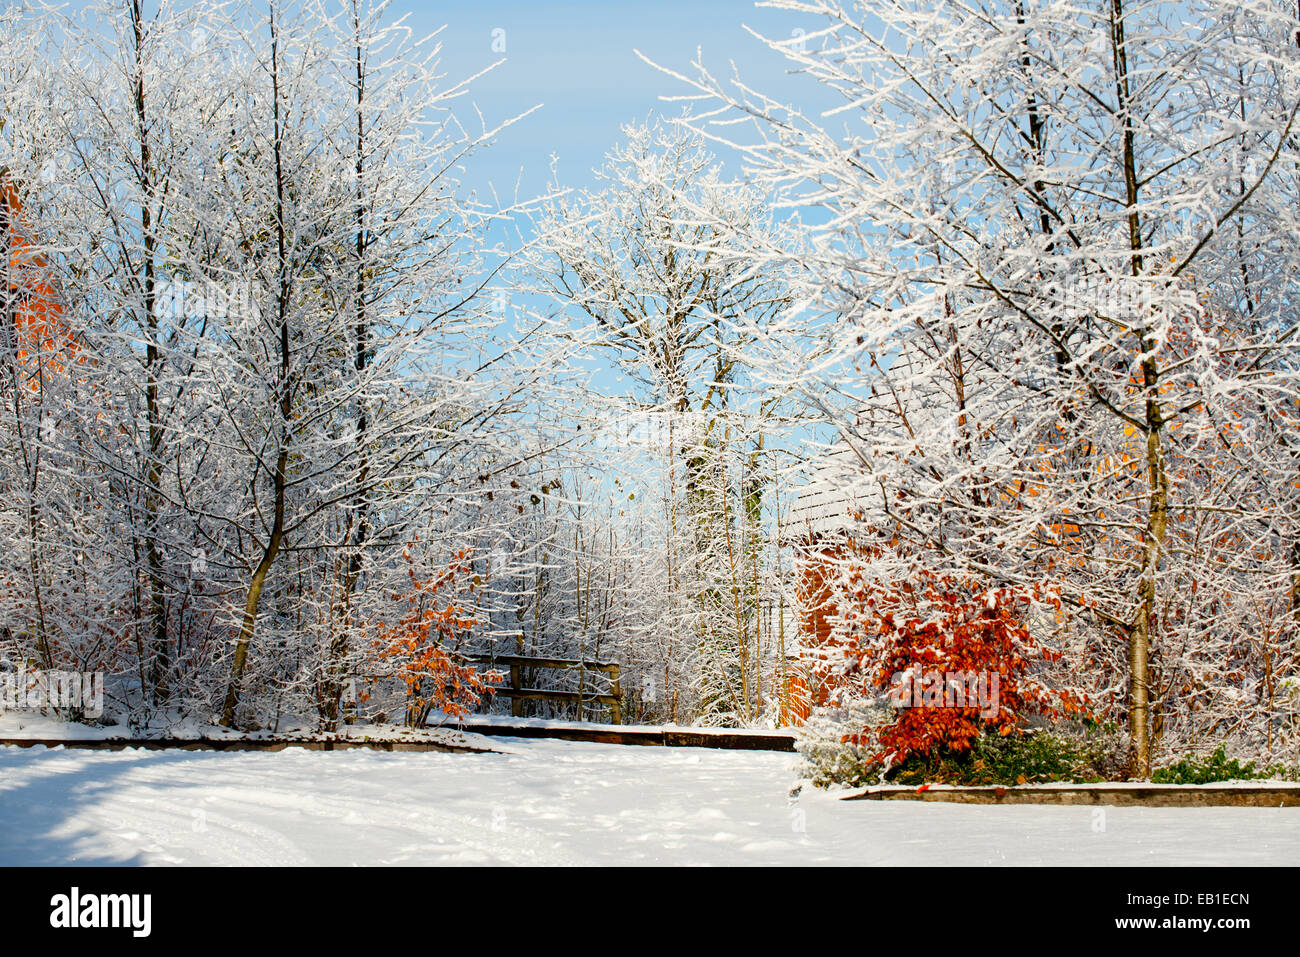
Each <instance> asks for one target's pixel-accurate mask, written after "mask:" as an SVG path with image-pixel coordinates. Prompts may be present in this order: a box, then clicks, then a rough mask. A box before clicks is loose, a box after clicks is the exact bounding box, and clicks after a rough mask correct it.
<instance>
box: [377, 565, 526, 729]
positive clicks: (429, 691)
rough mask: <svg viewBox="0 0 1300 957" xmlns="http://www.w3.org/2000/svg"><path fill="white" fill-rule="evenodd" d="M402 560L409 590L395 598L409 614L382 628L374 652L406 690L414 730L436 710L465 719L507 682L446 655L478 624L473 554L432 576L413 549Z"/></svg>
mask: <svg viewBox="0 0 1300 957" xmlns="http://www.w3.org/2000/svg"><path fill="white" fill-rule="evenodd" d="M403 558H404V559H405V561H406V562H407V566H408V567H407V569H406V574H407V578H408V580H409V582H410V585H409V589H408V590H407V591H405V592H404V593H399V594H395V595H394V596H393V598H394V600H396V601H397V602H398V603H399V607H401V608H403V609H404V610H403V612H402V614H401V615H400V617H398V619H397V620H396V621H394V622H392V623H391V624H389V623H385V622H382V621H381V622H379V623H378V629H377V631H378V637H377V638H376V640H375V642H374V649H375V652H376V654H377V657H378V660H379V661H380V662H381V663H384V664H387V665H389V666H390V667H391V669H392V670H391V674H393V675H394V676H396V677H397V678H398V679H399V680H400V681H401V682H402V683H403V684H404V685H405V688H406V723H407V724H408V725H409V726H411V727H422V726H423V725H424V723H425V720H426V719H427V718H428V716H429V714H430V712H432V711H434V710H437V711H441V712H442V713H443V714H446V715H448V716H450V717H453V718H463V717H464V716H465V715H467V714H469V713H470V712H471V711H472V710H473V709H474V708H476V707H477V706H478V704H479V703H480V702H481V701H482V700H483V697H484V696H485V695H487V694H491V692H492V688H491V685H492V683H494V682H497V681H500V680H501V678H502V676H501V675H499V674H497V673H495V672H484V673H480V672H478V671H477V670H476V669H475V668H474V667H473V665H469V664H464V663H461V662H458V661H457V660H456V659H455V658H454V657H453V656H452V654H451V653H449V652H448V651H447V648H448V647H452V646H454V645H455V644H456V643H457V642H458V640H460V639H462V638H464V637H465V636H467V635H468V634H469V632H470V631H471V630H472V629H473V628H474V627H475V626H476V625H478V624H479V618H478V614H477V609H476V608H475V607H474V604H475V601H476V592H477V590H478V587H479V584H480V582H479V579H478V577H477V576H475V575H474V574H473V569H472V567H471V564H470V559H469V552H468V551H461V552H458V553H457V554H456V555H455V556H453V557H452V560H451V561H450V562H449V563H447V564H446V565H445V566H444V567H442V568H440V569H438V570H436V571H431V572H422V571H421V570H420V569H418V568H417V563H416V560H415V557H414V555H413V554H412V549H411V548H410V547H409V546H408V547H407V549H406V550H405V551H404V552H403Z"/></svg>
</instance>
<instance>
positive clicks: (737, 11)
mask: <svg viewBox="0 0 1300 957" xmlns="http://www.w3.org/2000/svg"><path fill="white" fill-rule="evenodd" d="M391 11H392V15H393V17H394V18H396V17H400V16H401V15H402V14H405V13H409V14H410V19H409V20H408V21H407V22H408V23H409V24H410V25H411V26H412V27H413V28H414V29H415V31H416V32H417V33H421V34H422V33H428V32H431V31H433V30H435V29H437V28H438V27H439V26H442V25H443V24H445V25H446V30H445V31H444V32H443V34H442V41H443V59H442V65H443V67H444V68H445V70H446V72H447V74H448V77H449V78H459V77H463V76H467V75H470V74H472V73H474V72H476V71H478V70H481V69H483V68H484V67H485V66H487V65H488V64H490V63H492V62H493V61H494V60H496V59H498V58H500V57H501V56H502V54H500V53H496V52H494V51H493V49H492V44H493V40H494V37H495V38H496V39H498V40H504V42H505V47H506V49H505V53H504V57H505V59H506V62H505V63H503V64H502V65H501V66H500V67H498V68H497V69H496V70H494V71H493V72H492V73H490V74H488V75H487V76H485V77H482V78H481V79H480V80H478V81H477V82H476V83H475V85H474V87H473V89H472V91H471V94H470V96H469V98H468V100H467V101H466V102H465V104H464V105H463V106H462V107H460V110H463V111H464V115H465V116H466V117H472V116H473V111H472V109H471V108H469V101H473V103H474V104H475V105H477V106H478V108H479V109H480V110H482V112H483V115H484V117H485V118H486V119H487V121H488V122H489V123H492V122H499V121H501V120H503V119H505V118H507V117H510V116H513V115H516V114H518V113H520V112H522V111H524V110H526V109H528V108H529V107H531V106H533V105H535V104H538V103H540V104H542V108H541V109H540V110H539V111H537V112H536V113H534V114H532V115H531V116H529V117H528V118H527V119H525V120H523V121H522V122H521V123H519V124H518V125H516V126H515V127H513V128H512V129H510V130H509V131H507V132H506V133H505V134H504V135H503V136H502V137H501V139H500V140H499V141H498V143H497V144H496V145H495V146H494V147H493V148H492V149H491V150H489V151H487V152H485V153H483V154H481V155H480V156H478V157H477V158H476V160H475V161H474V164H473V167H472V169H471V170H470V172H469V175H468V176H467V177H466V181H467V184H469V185H472V186H475V187H479V188H481V187H482V186H483V185H485V184H486V183H488V182H491V183H494V184H495V185H496V186H497V189H498V191H499V194H500V195H501V198H502V199H503V200H507V199H508V198H509V197H510V196H512V195H513V192H514V184H515V180H516V178H517V177H518V176H519V172H520V169H521V168H522V170H523V180H522V188H521V198H522V197H527V196H531V195H536V194H537V193H538V192H540V191H542V190H543V189H544V188H545V186H546V184H547V182H548V180H549V178H550V158H551V155H552V154H555V155H556V156H558V158H559V174H560V178H561V180H562V181H563V183H564V184H565V185H569V186H583V185H587V184H588V183H589V182H590V181H591V175H590V171H591V169H592V168H593V167H597V166H599V165H601V163H602V161H603V157H604V154H605V152H606V151H607V150H608V149H609V148H610V147H611V146H613V145H614V144H615V143H616V142H618V140H619V139H620V135H619V127H620V125H621V124H624V123H629V122H633V121H637V120H642V119H644V118H645V117H646V116H647V114H648V113H649V112H651V111H663V112H667V113H669V114H673V115H675V114H676V113H677V112H679V110H680V106H679V105H678V104H672V103H664V102H662V101H661V100H660V99H659V98H660V96H662V95H665V94H669V95H671V94H680V93H685V92H688V91H687V90H686V89H685V88H684V86H683V85H682V84H680V83H679V82H677V81H675V80H673V79H672V78H671V77H668V76H665V75H664V74H662V73H660V72H658V71H656V70H654V69H653V68H652V67H650V66H648V65H646V64H645V63H643V62H642V61H641V60H640V59H639V58H638V57H637V56H636V53H635V52H634V51H635V50H638V49H639V50H641V51H642V52H643V53H645V54H646V55H647V56H649V57H650V58H652V59H654V60H655V61H656V62H659V63H662V64H663V65H665V66H667V67H670V68H673V69H676V70H678V71H679V72H684V73H689V72H690V71H689V64H690V62H691V60H692V59H693V58H694V56H695V53H696V49H697V47H698V48H701V49H702V51H703V54H704V57H705V62H706V63H707V64H708V65H709V67H710V69H711V70H712V71H713V72H714V74H715V75H718V76H729V75H730V73H731V67H730V61H732V60H734V61H735V62H736V64H737V66H738V67H739V68H740V70H741V72H742V75H743V76H745V78H746V79H747V81H749V82H751V83H752V84H753V85H755V86H756V87H757V88H759V89H762V90H764V91H765V92H772V91H777V92H778V93H779V92H782V91H784V90H797V89H798V87H799V86H804V87H805V89H806V84H804V83H803V81H801V80H797V79H795V78H791V77H788V76H786V75H785V70H786V65H785V60H784V59H783V58H781V57H779V56H777V55H776V54H774V53H772V52H771V51H770V50H768V49H767V48H766V47H764V46H763V45H762V44H761V43H760V42H759V41H758V40H756V39H754V38H753V37H751V36H750V35H749V34H748V33H746V32H745V30H744V25H748V26H750V27H752V28H754V29H755V30H758V31H759V32H761V33H764V34H766V35H770V36H773V37H788V36H790V35H791V32H792V31H793V30H796V29H800V28H802V29H805V30H812V29H814V28H815V27H816V24H815V23H807V24H803V26H802V27H801V25H800V21H799V20H798V19H794V18H792V16H791V15H790V14H788V13H784V12H781V11H773V10H765V9H757V8H756V7H755V6H754V4H753V3H752V2H750V0H645V2H641V3H627V2H616V0H605V2H599V0H565V2H537V0H534V2H523V0H478V2H474V3H462V4H452V3H435V4H422V3H418V2H415V0H395V2H394V3H393V6H392V8H391ZM497 30H500V31H504V33H498V34H494V32H493V31H497ZM792 95H796V96H797V93H793V94H792ZM720 158H722V159H724V160H727V159H729V158H728V157H725V156H724V157H720ZM732 168H733V169H734V165H733V166H732Z"/></svg>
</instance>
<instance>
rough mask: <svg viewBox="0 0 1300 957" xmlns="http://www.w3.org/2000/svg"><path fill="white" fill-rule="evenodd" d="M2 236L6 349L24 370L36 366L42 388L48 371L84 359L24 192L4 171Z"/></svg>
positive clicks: (35, 382) (0, 179)
mask: <svg viewBox="0 0 1300 957" xmlns="http://www.w3.org/2000/svg"><path fill="white" fill-rule="evenodd" d="M0 235H3V241H4V244H5V247H6V250H7V254H6V256H5V259H6V262H5V289H4V298H5V302H6V303H7V304H8V306H9V308H8V309H7V310H6V311H7V312H8V313H9V315H6V316H5V317H4V320H5V326H6V328H5V329H4V330H3V333H4V337H5V340H6V342H5V345H6V347H7V348H8V349H9V350H10V353H11V355H13V356H14V357H15V358H16V359H17V360H18V362H19V364H20V365H21V366H22V367H24V368H29V369H30V368H32V367H33V366H34V367H35V372H34V373H33V374H32V376H31V379H30V382H29V384H30V386H31V387H32V388H39V387H40V385H41V372H42V371H43V370H44V371H53V372H61V371H62V370H63V369H64V367H65V366H66V365H67V364H68V363H69V362H71V361H80V357H79V356H77V347H76V344H75V343H74V342H73V340H72V337H71V336H70V335H69V333H68V331H67V327H66V326H65V324H64V321H63V313H64V306H63V301H62V299H61V297H60V296H59V293H58V290H57V289H56V288H55V285H54V282H53V279H52V276H51V269H50V266H49V263H48V261H47V260H46V258H45V256H44V254H43V253H41V251H40V250H39V248H38V246H37V243H36V240H35V239H34V237H33V236H32V234H31V232H30V230H29V229H28V227H27V224H26V222H25V220H24V218H23V206H22V201H21V199H20V197H19V194H18V189H17V187H16V185H15V183H14V182H13V180H12V179H11V178H10V177H9V176H8V174H7V173H6V172H5V171H4V170H0ZM32 360H37V361H36V362H35V363H33V361H32Z"/></svg>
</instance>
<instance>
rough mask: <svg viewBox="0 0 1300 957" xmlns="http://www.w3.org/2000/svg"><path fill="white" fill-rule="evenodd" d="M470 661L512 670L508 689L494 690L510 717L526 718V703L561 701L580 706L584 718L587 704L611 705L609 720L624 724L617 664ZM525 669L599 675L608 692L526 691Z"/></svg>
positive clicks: (513, 658)
mask: <svg viewBox="0 0 1300 957" xmlns="http://www.w3.org/2000/svg"><path fill="white" fill-rule="evenodd" d="M465 660H467V661H471V662H474V663H475V664H488V665H492V666H493V667H497V666H502V667H508V668H509V669H510V684H509V686H503V687H494V688H493V693H494V694H496V695H498V696H500V697H505V698H509V699H510V714H511V715H512V716H513V717H516V718H521V717H523V713H524V712H523V703H524V702H525V701H562V702H565V703H569V704H577V705H578V714H579V716H580V717H581V715H582V707H583V705H584V704H586V703H587V702H592V703H594V704H604V705H609V711H610V720H611V721H612V722H613V723H614V724H622V723H623V704H622V697H623V696H622V688H621V687H620V685H619V677H618V672H619V666H618V663H617V662H614V661H587V660H579V659H575V658H533V657H530V656H527V655H495V656H493V655H467V656H466V659H465ZM525 668H549V669H555V670H557V671H579V672H586V671H598V672H602V673H604V674H606V675H608V676H609V691H608V692H607V693H604V694H588V693H586V692H585V691H584V690H582V688H581V684H582V681H581V677H580V679H579V690H578V691H546V690H543V689H541V688H525V687H524V684H523V670H524V669H525Z"/></svg>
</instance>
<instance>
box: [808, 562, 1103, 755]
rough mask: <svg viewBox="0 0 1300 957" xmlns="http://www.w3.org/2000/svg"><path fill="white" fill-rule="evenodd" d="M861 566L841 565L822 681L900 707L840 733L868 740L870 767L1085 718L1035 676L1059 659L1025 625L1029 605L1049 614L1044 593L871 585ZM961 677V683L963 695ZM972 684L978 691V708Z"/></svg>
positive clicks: (914, 579) (927, 581) (926, 577)
mask: <svg viewBox="0 0 1300 957" xmlns="http://www.w3.org/2000/svg"><path fill="white" fill-rule="evenodd" d="M869 567H870V565H869V563H852V562H851V563H850V564H849V566H848V567H847V569H846V574H845V577H844V579H843V581H842V585H841V587H840V588H839V589H837V592H838V594H837V595H836V600H837V602H836V603H837V612H836V626H835V628H834V644H835V646H836V650H837V654H836V655H835V656H834V657H830V658H828V659H827V661H826V663H825V664H824V665H823V667H825V668H827V669H828V670H829V671H833V672H836V673H835V674H827V675H826V676H825V677H826V678H827V679H828V680H830V681H832V682H834V683H838V687H839V692H840V694H841V695H843V694H850V695H862V696H865V697H872V696H876V695H879V694H880V693H881V692H885V691H890V692H892V695H891V696H892V697H893V699H894V703H895V706H896V707H898V705H899V702H900V699H902V700H903V701H904V702H905V703H906V705H907V706H902V707H899V708H898V710H897V711H896V712H895V717H894V719H893V720H892V721H891V722H890V723H888V724H887V725H886V726H885V727H883V728H875V729H866V728H864V729H861V730H860V731H857V732H855V733H850V734H847V735H846V736H845V739H844V740H845V741H846V742H851V743H853V744H854V745H856V746H859V747H861V746H863V745H864V744H866V743H867V742H868V741H873V740H874V741H875V742H876V744H877V745H878V748H879V753H878V754H877V755H876V756H875V758H874V760H877V761H881V762H884V763H885V764H886V765H887V766H897V765H899V764H902V763H903V762H905V761H906V760H907V759H908V758H910V757H912V756H914V755H920V756H925V755H929V754H931V753H934V752H936V751H942V750H945V749H946V750H950V751H965V750H967V749H969V748H970V747H971V746H972V745H973V744H974V743H975V740H976V739H977V738H978V737H979V736H980V734H982V733H985V732H994V733H997V734H1001V735H1004V736H1005V735H1009V734H1013V733H1016V732H1018V731H1020V730H1021V729H1022V728H1023V727H1024V722H1025V719H1026V718H1027V717H1028V716H1030V715H1043V716H1047V717H1061V716H1064V715H1075V716H1082V715H1085V714H1086V713H1087V702H1086V700H1085V699H1083V698H1082V697H1081V696H1076V695H1074V694H1071V693H1070V692H1068V691H1063V690H1053V689H1050V688H1048V687H1047V686H1046V684H1044V682H1043V681H1042V680H1041V679H1040V677H1039V676H1038V674H1036V672H1038V671H1040V670H1041V668H1040V667H1039V663H1050V662H1055V661H1058V660H1059V659H1060V656H1059V655H1058V654H1057V653H1055V652H1053V651H1051V650H1049V649H1045V648H1040V647H1039V646H1038V644H1037V643H1036V642H1035V640H1034V639H1033V637H1032V636H1031V635H1030V633H1029V628H1028V626H1027V624H1026V617H1027V614H1028V611H1029V609H1030V607H1031V606H1033V605H1037V606H1038V607H1040V608H1043V609H1047V610H1051V609H1059V607H1060V602H1059V599H1057V598H1055V597H1054V596H1053V595H1051V594H1050V592H1049V591H1048V590H1047V589H1046V588H1042V587H1035V588H1033V589H1016V588H1009V587H993V588H990V587H988V586H987V585H984V584H982V583H981V582H979V581H978V580H975V579H973V578H965V577H959V576H956V575H951V574H942V573H937V572H934V571H931V570H928V569H925V568H919V569H916V570H915V571H913V572H912V573H911V575H910V577H909V579H908V580H905V581H880V580H878V579H877V578H876V577H875V575H874V574H872V573H871V572H870V571H869ZM836 659H838V661H837V660H836ZM952 676H958V677H957V678H956V679H955V680H954V679H953V678H952ZM962 676H966V677H968V678H970V683H969V684H967V685H966V687H964V688H963V687H962V680H961V678H962ZM922 679H937V680H922ZM976 682H983V684H982V685H981V686H980V687H981V692H982V694H981V695H980V696H979V698H978V700H976V696H975V694H974V687H975V683H976ZM909 692H915V693H912V694H909ZM990 703H991V705H992V706H991V707H990Z"/></svg>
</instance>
